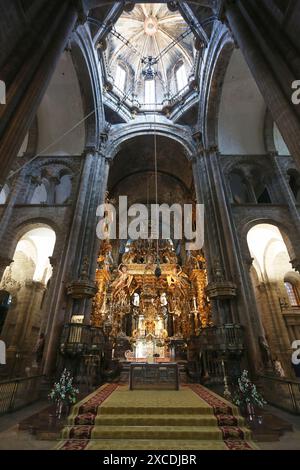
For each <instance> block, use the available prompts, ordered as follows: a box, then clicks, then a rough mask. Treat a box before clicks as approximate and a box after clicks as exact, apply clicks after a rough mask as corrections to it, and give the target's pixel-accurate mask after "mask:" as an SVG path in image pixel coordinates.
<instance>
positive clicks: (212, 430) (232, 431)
mask: <svg viewBox="0 0 300 470" xmlns="http://www.w3.org/2000/svg"><path fill="white" fill-rule="evenodd" d="M89 436H90V438H91V439H124V438H126V439H155V440H159V439H183V440H219V439H220V440H223V438H224V435H223V432H222V430H221V429H220V428H219V427H217V426H216V425H214V426H201V427H199V426H94V427H92V429H91V427H90V426H66V427H65V428H64V429H63V431H62V438H63V439H68V438H76V439H84V438H87V437H89ZM226 438H227V439H228V438H232V439H233V438H236V439H246V440H247V439H250V438H251V432H250V431H249V430H248V429H246V428H240V427H239V428H236V427H234V426H232V427H230V426H228V427H226Z"/></svg>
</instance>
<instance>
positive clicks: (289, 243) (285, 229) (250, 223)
mask: <svg viewBox="0 0 300 470" xmlns="http://www.w3.org/2000/svg"><path fill="white" fill-rule="evenodd" d="M261 224H268V225H273V226H275V227H277V228H278V229H279V231H280V233H281V236H282V238H283V241H284V243H285V245H286V248H287V251H288V254H289V257H290V260H291V261H292V260H293V259H295V258H296V251H295V248H294V247H295V246H297V240H294V239H293V238H292V237H291V236H290V234H291V233H293V231H292V224H290V223H289V222H286V223H284V222H282V221H280V220H276V219H275V218H272V217H258V218H252V217H251V218H250V219H249V220H247V221H244V222H243V223H242V226H241V227H239V232H240V234H241V246H242V252H243V253H244V254H246V255H247V257H246V261H247V262H249V264H251V263H252V261H250V260H251V259H252V258H251V254H250V250H249V247H248V243H247V235H248V233H249V231H250V230H251V229H252V228H253V227H255V226H256V225H261Z"/></svg>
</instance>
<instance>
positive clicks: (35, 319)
mask: <svg viewBox="0 0 300 470" xmlns="http://www.w3.org/2000/svg"><path fill="white" fill-rule="evenodd" d="M26 229H27V230H26ZM55 241H56V235H55V232H54V230H53V229H52V228H50V227H49V226H46V225H44V224H34V225H29V226H28V227H25V228H23V230H22V235H21V236H20V238H19V240H18V242H17V244H16V249H15V253H14V257H13V263H12V264H11V266H9V267H8V268H6V270H5V272H4V274H3V277H2V280H1V283H0V290H1V291H0V292H6V293H9V296H10V297H7V295H6V296H5V295H4V296H3V302H5V305H4V306H1V309H2V311H3V312H5V311H6V315H5V318H4V321H3V325H2V334H1V336H2V339H3V340H4V341H5V343H6V346H7V367H8V369H9V370H10V373H11V374H20V373H24V370H25V367H32V365H33V364H34V362H35V361H34V349H35V345H36V342H37V339H38V336H39V333H40V329H41V324H42V319H43V299H44V296H45V292H46V288H47V284H48V282H49V279H50V278H51V275H52V266H51V264H50V260H49V257H51V256H52V254H53V250H54V246H55ZM11 298H12V299H13V302H12V303H11V302H10V299H11ZM9 302H10V308H9V310H8V308H7V307H8V306H7V303H9Z"/></svg>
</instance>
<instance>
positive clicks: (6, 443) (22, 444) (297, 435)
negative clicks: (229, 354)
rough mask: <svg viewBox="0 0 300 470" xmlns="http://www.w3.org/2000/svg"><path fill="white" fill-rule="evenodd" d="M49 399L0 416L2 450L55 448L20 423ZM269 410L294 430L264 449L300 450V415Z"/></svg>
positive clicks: (263, 444) (268, 443) (273, 409)
mask: <svg viewBox="0 0 300 470" xmlns="http://www.w3.org/2000/svg"><path fill="white" fill-rule="evenodd" d="M47 406H48V402H47V401H40V402H38V403H35V404H34V405H31V406H28V407H26V408H24V409H23V410H20V411H16V412H14V413H11V414H8V415H5V416H2V417H0V450H48V449H53V447H54V446H55V443H54V442H53V440H39V439H37V438H36V437H35V436H33V435H32V434H30V432H28V431H19V429H18V423H20V422H21V421H23V420H25V419H27V418H29V417H30V416H32V415H34V414H35V413H38V412H39V411H42V410H43V409H44V408H45V407H47ZM268 408H269V410H270V411H271V412H272V413H273V414H274V415H275V416H278V417H279V418H281V419H283V420H285V421H287V422H288V423H290V424H292V425H293V432H285V433H284V435H283V436H282V437H280V438H279V441H274V442H258V446H259V448H260V449H262V450H300V416H294V415H291V414H289V413H286V412H284V411H281V410H278V409H276V408H273V407H268Z"/></svg>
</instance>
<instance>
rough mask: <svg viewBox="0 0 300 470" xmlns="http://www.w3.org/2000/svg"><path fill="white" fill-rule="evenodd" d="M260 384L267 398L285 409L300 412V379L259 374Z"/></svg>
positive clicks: (269, 401)
mask: <svg viewBox="0 0 300 470" xmlns="http://www.w3.org/2000/svg"><path fill="white" fill-rule="evenodd" d="M258 379H259V385H260V387H261V389H262V394H263V396H264V398H265V400H266V401H267V402H268V403H270V404H271V405H275V406H277V407H278V408H281V409H283V410H286V411H289V412H292V413H295V414H298V415H299V414H300V380H294V379H288V378H284V377H282V378H281V377H275V376H272V375H259V376H258Z"/></svg>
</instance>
